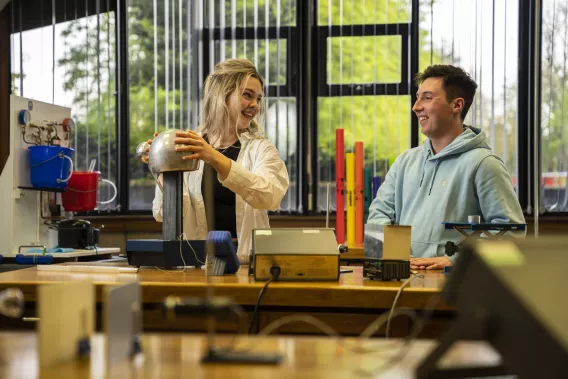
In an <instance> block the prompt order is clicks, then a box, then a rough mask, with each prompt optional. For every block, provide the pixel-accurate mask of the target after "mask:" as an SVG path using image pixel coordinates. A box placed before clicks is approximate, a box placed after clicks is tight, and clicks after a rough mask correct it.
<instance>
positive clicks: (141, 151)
mask: <svg viewBox="0 0 568 379" xmlns="http://www.w3.org/2000/svg"><path fill="white" fill-rule="evenodd" d="M146 149H150V145H149V144H148V142H147V141H144V142H140V144H139V145H138V146H136V158H137V159H138V160H139V161H140V162H142V163H148V159H149V158H148V152H147V151H146Z"/></svg>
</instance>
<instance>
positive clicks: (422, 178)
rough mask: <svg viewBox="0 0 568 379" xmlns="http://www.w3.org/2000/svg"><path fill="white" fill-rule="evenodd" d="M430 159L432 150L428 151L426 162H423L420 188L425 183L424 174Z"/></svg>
mask: <svg viewBox="0 0 568 379" xmlns="http://www.w3.org/2000/svg"><path fill="white" fill-rule="evenodd" d="M429 157H430V150H428V154H426V157H424V162H422V177H421V178H420V185H419V186H418V187H422V182H423V181H424V174H425V171H426V170H425V167H426V162H427V161H428V158H429Z"/></svg>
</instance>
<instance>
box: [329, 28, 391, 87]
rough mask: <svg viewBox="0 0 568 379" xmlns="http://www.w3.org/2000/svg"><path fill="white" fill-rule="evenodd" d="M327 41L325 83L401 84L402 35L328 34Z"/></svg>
mask: <svg viewBox="0 0 568 379" xmlns="http://www.w3.org/2000/svg"><path fill="white" fill-rule="evenodd" d="M327 43H328V44H329V43H331V57H328V58H327V73H328V74H327V76H328V77H327V83H328V84H342V83H400V81H401V72H400V70H401V54H402V45H401V43H402V37H401V36H376V37H331V38H328V40H327ZM327 51H328V54H329V53H330V50H329V45H328V49H327Z"/></svg>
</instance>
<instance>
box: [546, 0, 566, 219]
mask: <svg viewBox="0 0 568 379" xmlns="http://www.w3.org/2000/svg"><path fill="white" fill-rule="evenodd" d="M542 9H543V20H542V21H543V29H542V74H541V75H542V77H541V85H542V96H541V107H542V108H541V112H542V113H541V130H542V138H541V143H542V145H541V147H542V154H541V172H542V186H541V198H542V200H541V204H542V206H544V210H546V211H548V212H568V183H567V180H566V179H567V174H568V157H567V148H568V125H567V123H568V101H567V95H568V88H567V81H566V75H567V72H568V71H567V69H566V66H567V64H568V59H567V58H566V57H567V56H568V50H567V45H566V43H567V42H568V41H566V33H567V28H568V24H567V23H568V1H566V0H557V1H555V2H553V1H550V0H547V1H544V2H543V8H542ZM541 210H542V209H541Z"/></svg>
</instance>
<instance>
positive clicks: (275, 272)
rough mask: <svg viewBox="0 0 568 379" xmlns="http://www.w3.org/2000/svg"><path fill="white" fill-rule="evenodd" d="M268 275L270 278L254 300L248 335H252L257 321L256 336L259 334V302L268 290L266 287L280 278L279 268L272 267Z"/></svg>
mask: <svg viewBox="0 0 568 379" xmlns="http://www.w3.org/2000/svg"><path fill="white" fill-rule="evenodd" d="M270 275H271V278H270V279H268V281H267V282H266V284H265V285H264V287H262V289H261V290H260V292H259V294H258V299H257V300H256V305H255V307H254V311H253V312H252V318H251V320H250V325H249V329H248V334H251V333H252V328H253V327H254V323H255V321H256V320H257V319H258V322H257V323H256V334H258V333H259V332H260V330H259V329H260V318H259V316H258V315H259V313H260V310H259V309H260V302H261V301H262V296H264V291H266V289H267V288H268V285H269V284H270V283H272V282H274V281H275V280H276V279H278V276H280V267H279V266H272V267H271V268H270Z"/></svg>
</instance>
